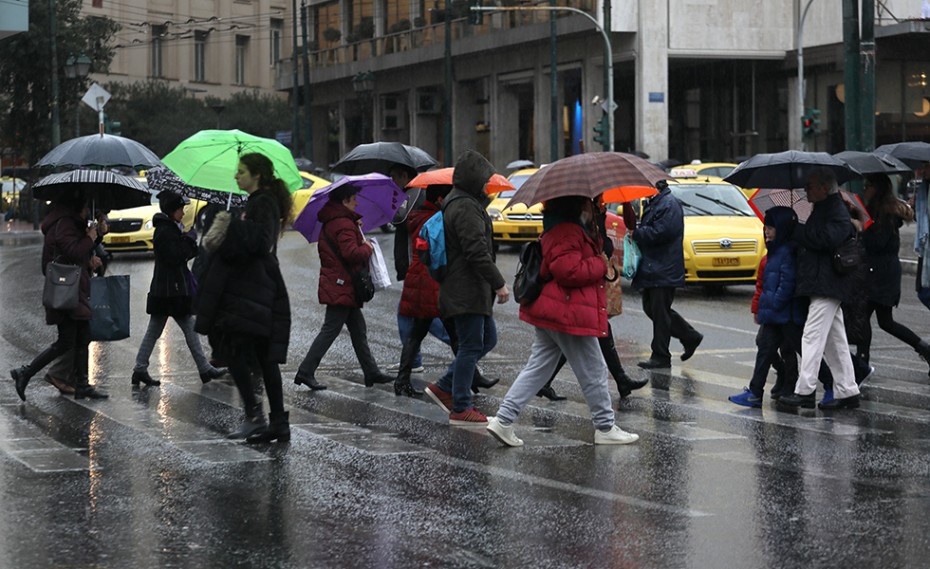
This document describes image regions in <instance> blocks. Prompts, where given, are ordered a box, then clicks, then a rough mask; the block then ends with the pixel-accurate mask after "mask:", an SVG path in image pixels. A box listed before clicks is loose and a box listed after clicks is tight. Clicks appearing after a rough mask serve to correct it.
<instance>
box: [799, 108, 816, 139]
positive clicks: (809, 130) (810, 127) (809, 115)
mask: <svg viewBox="0 0 930 569" xmlns="http://www.w3.org/2000/svg"><path fill="white" fill-rule="evenodd" d="M801 129H802V132H803V133H804V137H805V138H808V137H811V136H814V135H815V134H819V133H820V109H812V108H806V109H804V116H803V117H801Z"/></svg>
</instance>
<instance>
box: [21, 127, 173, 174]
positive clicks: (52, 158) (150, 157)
mask: <svg viewBox="0 0 930 569" xmlns="http://www.w3.org/2000/svg"><path fill="white" fill-rule="evenodd" d="M36 166H39V167H43V166H46V167H54V168H87V167H95V168H117V167H125V168H134V169H136V170H144V169H146V168H154V167H155V166H161V160H159V159H158V156H156V155H155V153H154V152H152V151H151V150H149V149H148V148H146V146H145V145H144V144H142V143H141V142H136V141H135V140H132V139H131V138H123V137H122V136H115V135H112V134H102V135H101V134H91V135H88V136H80V137H78V138H72V139H71V140H67V141H65V142H62V143H61V144H59V145H58V146H56V147H55V148H53V149H52V150H51V151H50V152H49V153H48V154H46V155H45V156H43V157H42V159H41V160H39V161H38V162H37V163H36Z"/></svg>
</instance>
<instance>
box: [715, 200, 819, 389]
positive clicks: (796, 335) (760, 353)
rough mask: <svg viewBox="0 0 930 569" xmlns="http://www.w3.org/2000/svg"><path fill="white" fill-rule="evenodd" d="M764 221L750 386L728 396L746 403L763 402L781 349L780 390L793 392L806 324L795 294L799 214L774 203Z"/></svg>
mask: <svg viewBox="0 0 930 569" xmlns="http://www.w3.org/2000/svg"><path fill="white" fill-rule="evenodd" d="M763 223H764V226H765V227H764V228H763V232H764V235H765V243H766V246H767V247H768V254H767V255H766V262H765V272H764V274H763V275H762V291H761V294H760V295H759V304H758V312H757V313H756V321H757V323H758V324H759V333H758V335H756V346H757V348H758V350H757V352H756V364H755V368H754V369H753V373H752V379H751V380H750V382H749V387H748V388H746V389H745V390H744V391H743V392H742V393H740V394H737V395H731V396H730V397H728V399H729V400H730V401H732V402H733V403H736V404H737V405H743V406H745V407H761V406H762V394H763V392H764V390H765V379H766V376H767V375H768V372H769V367H770V366H771V365H772V362H773V361H774V360H776V359H777V357H778V353H779V351H780V352H781V357H782V361H783V364H784V371H783V384H782V385H781V386H780V388H781V391H782V392H783V393H793V392H794V385H795V383H796V382H797V379H798V359H797V353H796V350H797V348H798V346H799V344H800V338H801V330H802V327H803V326H804V311H803V307H802V306H801V304H800V302H799V301H798V300H797V299H796V298H795V297H794V289H795V282H796V277H797V270H796V265H795V250H794V245H793V244H792V242H791V232H792V229H793V228H794V225H795V223H797V215H796V214H795V212H794V210H792V209H791V208H789V207H780V206H779V207H773V208H771V209H769V210H767V211H766V212H765V220H764V222H763Z"/></svg>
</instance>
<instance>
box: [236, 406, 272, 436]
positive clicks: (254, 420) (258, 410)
mask: <svg viewBox="0 0 930 569" xmlns="http://www.w3.org/2000/svg"><path fill="white" fill-rule="evenodd" d="M267 426H268V423H266V422H265V416H264V415H263V414H262V407H261V405H255V406H253V407H250V408H247V409H246V410H245V420H244V421H242V424H241V425H239V428H238V429H236V430H235V431H233V432H231V433H229V434H228V435H226V438H227V439H246V438H248V437H250V436H252V435H254V434H256V433H258V432H260V431H262V430H263V429H264V428H265V427H267Z"/></svg>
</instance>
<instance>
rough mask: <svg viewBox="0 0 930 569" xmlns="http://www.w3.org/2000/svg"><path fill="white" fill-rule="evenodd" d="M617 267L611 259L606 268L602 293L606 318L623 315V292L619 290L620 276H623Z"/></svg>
mask: <svg viewBox="0 0 930 569" xmlns="http://www.w3.org/2000/svg"><path fill="white" fill-rule="evenodd" d="M619 265H620V264H619V263H618V262H617V261H616V260H615V259H613V258H611V259H610V264H609V265H608V267H607V277H606V279H605V280H606V282H605V283H604V289H605V290H604V292H605V294H606V296H607V317H608V318H610V317H612V316H617V315H618V314H622V313H623V290H622V289H621V288H620V284H621V281H620V275H621V274H623V269H622V267H620V266H619Z"/></svg>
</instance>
